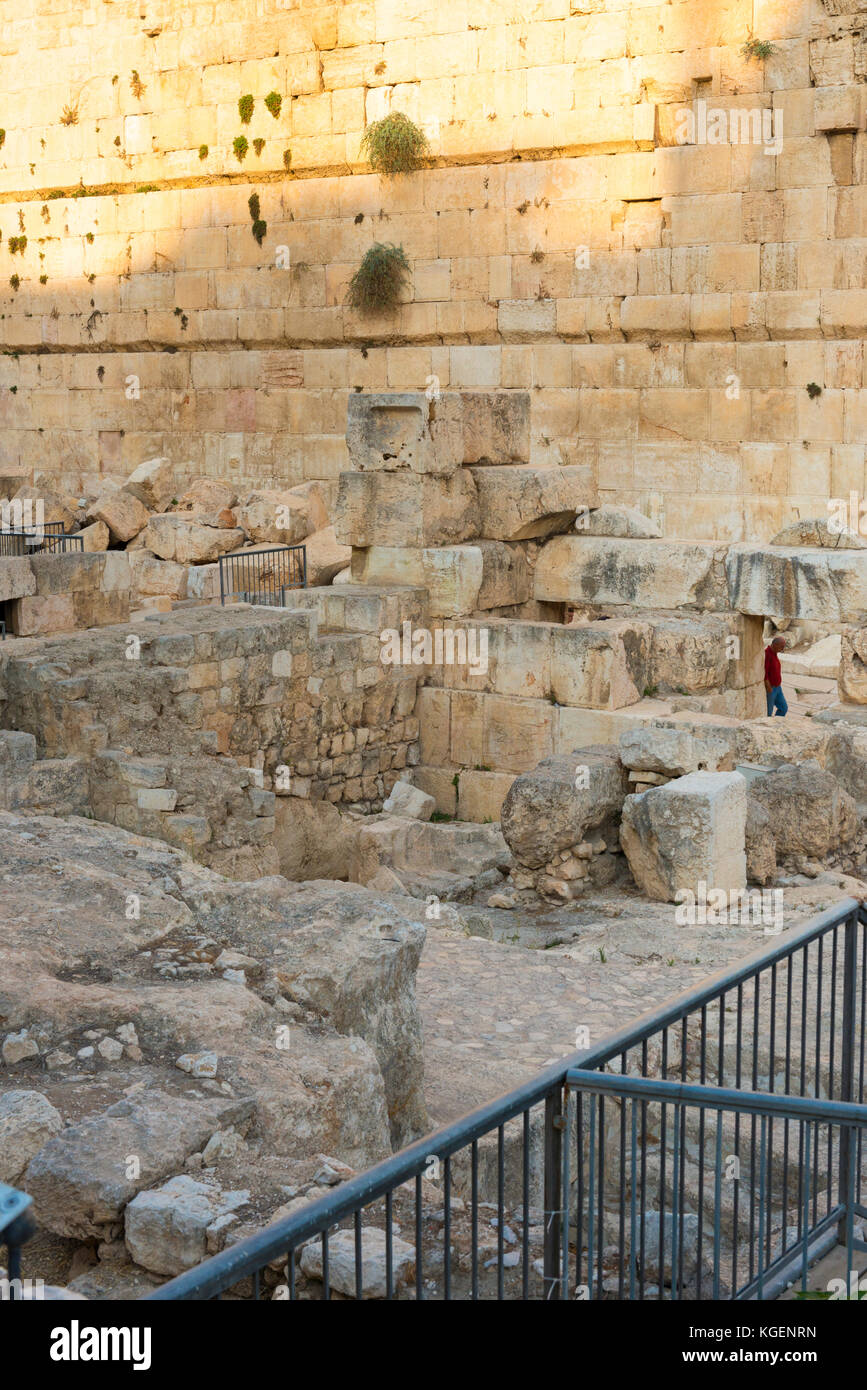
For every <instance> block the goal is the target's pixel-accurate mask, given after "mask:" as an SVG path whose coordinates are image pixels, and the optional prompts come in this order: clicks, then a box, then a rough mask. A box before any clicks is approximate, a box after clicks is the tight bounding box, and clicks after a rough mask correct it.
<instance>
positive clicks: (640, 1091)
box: [566, 1068, 867, 1128]
mask: <svg viewBox="0 0 867 1390" xmlns="http://www.w3.org/2000/svg"><path fill="white" fill-rule="evenodd" d="M566 1085H567V1086H569V1087H570V1088H571V1089H573V1090H576V1091H596V1092H599V1093H600V1094H604V1095H614V1096H617V1097H618V1098H620V1097H623V1096H625V1097H627V1098H628V1099H630V1100H640V1101H646V1102H649V1101H661V1102H663V1103H664V1104H666V1105H689V1106H694V1107H698V1108H700V1109H702V1110H737V1111H743V1112H744V1113H745V1114H748V1115H771V1116H775V1115H778V1116H780V1117H781V1118H783V1119H790V1120H796V1121H797V1120H808V1121H811V1122H812V1121H815V1122H816V1123H819V1124H832V1125H852V1126H855V1127H858V1128H861V1127H865V1128H867V1105H859V1104H856V1103H855V1102H854V1101H845V1100H823V1099H821V1097H819V1096H797V1095H787V1094H785V1093H783V1092H781V1091H739V1090H736V1089H735V1088H734V1087H733V1086H701V1085H698V1084H692V1083H689V1082H685V1081H663V1080H660V1079H658V1078H657V1077H649V1076H620V1075H618V1074H614V1073H612V1072H604V1071H581V1070H579V1069H578V1068H575V1069H573V1070H571V1071H569V1072H568V1073H567V1076H566Z"/></svg>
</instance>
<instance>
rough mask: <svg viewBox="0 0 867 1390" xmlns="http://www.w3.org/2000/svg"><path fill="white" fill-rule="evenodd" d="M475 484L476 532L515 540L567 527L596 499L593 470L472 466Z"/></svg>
mask: <svg viewBox="0 0 867 1390" xmlns="http://www.w3.org/2000/svg"><path fill="white" fill-rule="evenodd" d="M469 472H470V473H471V474H472V476H473V478H474V479H475V483H476V488H477V489H478V499H479V514H480V525H479V534H480V535H482V536H484V537H486V538H488V539H490V540H501V541H519V540H530V539H535V538H541V537H545V536H552V535H556V534H557V532H561V531H567V530H569V529H571V527H572V525H573V523H574V521H575V517H576V516H577V514H578V512H579V511H580V510H581V509H582V508H589V507H592V506H594V505H595V503H596V501H597V494H596V485H595V481H594V478H593V470H592V469H591V468H590V467H589V466H588V465H584V464H574V465H569V466H566V467H563V468H530V467H517V468H516V467H510V468H497V467H486V468H471V469H470V470H469Z"/></svg>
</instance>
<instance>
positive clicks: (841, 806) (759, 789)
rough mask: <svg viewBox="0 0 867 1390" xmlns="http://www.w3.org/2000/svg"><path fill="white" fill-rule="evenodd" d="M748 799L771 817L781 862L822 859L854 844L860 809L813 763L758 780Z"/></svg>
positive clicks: (777, 770) (786, 769)
mask: <svg viewBox="0 0 867 1390" xmlns="http://www.w3.org/2000/svg"><path fill="white" fill-rule="evenodd" d="M750 795H751V796H752V797H754V798H755V799H756V801H758V802H760V803H761V804H762V805H763V806H764V808H765V810H766V811H767V813H768V815H769V817H770V821H771V828H772V830H773V834H774V843H775V845H776V848H777V854H778V855H780V856H789V855H807V856H809V857H811V858H814V859H820V860H821V859H824V858H825V857H826V856H827V855H829V854H833V853H834V852H835V851H836V850H840V849H843V848H844V847H845V846H846V845H848V844H851V842H852V841H853V840H854V839H855V837H856V835H857V833H858V827H859V819H858V809H857V807H856V805H855V802H854V801H853V799H852V797H851V796H849V794H848V792H845V791H844V790H843V788H842V787H841V786H840V784H839V782H838V781H837V779H836V777H834V776H832V774H831V773H830V772H827V771H825V769H824V768H822V767H820V766H819V764H818V762H816V761H814V760H813V759H810V760H809V761H807V762H804V763H800V764H799V765H798V766H795V765H792V764H790V765H785V764H784V765H783V766H782V767H778V768H775V769H774V771H773V772H767V773H765V774H764V776H761V777H757V778H755V779H754V780H753V781H752V782H751V784H750Z"/></svg>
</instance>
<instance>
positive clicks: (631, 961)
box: [418, 873, 867, 1126]
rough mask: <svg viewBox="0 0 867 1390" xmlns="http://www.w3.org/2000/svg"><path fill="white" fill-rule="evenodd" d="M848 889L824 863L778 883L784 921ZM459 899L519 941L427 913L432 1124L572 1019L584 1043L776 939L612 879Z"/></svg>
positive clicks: (562, 1037) (461, 1110) (463, 1108)
mask: <svg viewBox="0 0 867 1390" xmlns="http://www.w3.org/2000/svg"><path fill="white" fill-rule="evenodd" d="M859 891H860V892H861V893H863V892H865V891H867V886H865V885H864V884H860V883H859V882H858V880H855V879H847V878H846V877H845V876H843V875H841V874H833V873H829V874H827V875H824V876H823V877H822V879H817V880H816V881H815V883H814V884H812V885H811V886H809V887H801V888H787V889H786V898H785V920H786V925H787V927H788V926H789V925H794V924H795V923H798V924H800V923H803V922H804V921H806V920H808V919H809V918H810V917H811V916H813V915H815V914H816V913H818V912H820V911H822V910H823V909H824V908H825V907H830V906H832V905H833V904H834V903H835V902H838V901H839V900H840V898H842V897H845V896H847V894H850V893H851V894H852V895H853V896H857V895H858V893H859ZM460 911H461V913H462V916H463V920H464V922H465V923H466V924H467V926H468V927H469V928H470V929H471V930H472V929H478V928H479V927H481V928H482V929H483V930H484V931H485V935H486V936H487V935H490V933H491V932H492V931H493V933H494V934H495V935H498V936H500V937H502V936H503V935H507V936H508V935H511V936H516V935H517V936H519V937H520V940H521V942H522V944H510V943H507V942H504V941H503V940H502V939H501V940H488V939H483V938H482V937H481V936H469V937H468V936H467V935H466V928H465V929H464V930H463V931H461V930H455V929H454V927H452V926H448V925H440V924H438V923H428V939H427V944H426V946H425V949H424V953H423V956H422V961H421V966H420V968H419V975H418V996H419V1003H420V1007H421V1010H422V1018H423V1022H424V1029H425V1095H426V1100H427V1104H428V1110H429V1113H430V1118H431V1123H432V1125H434V1126H438V1125H441V1124H445V1123H447V1122H448V1121H450V1120H454V1119H457V1118H458V1117H459V1116H461V1115H463V1114H465V1113H466V1112H467V1111H468V1110H471V1109H473V1108H474V1107H476V1106H478V1105H481V1104H483V1103H484V1102H485V1101H487V1100H491V1099H493V1098H494V1097H496V1096H498V1095H501V1094H502V1093H503V1092H504V1091H508V1090H510V1089H512V1088H513V1087H514V1086H516V1085H518V1084H520V1082H522V1081H524V1080H527V1079H529V1078H530V1077H532V1076H533V1075H535V1074H536V1073H537V1072H538V1071H540V1070H541V1069H542V1068H543V1067H544V1066H545V1064H546V1063H548V1062H551V1061H555V1060H557V1059H558V1058H560V1057H563V1056H565V1055H566V1054H568V1053H570V1052H573V1051H574V1050H575V1047H576V1042H575V1033H576V1029H577V1028H578V1027H581V1026H584V1027H587V1028H588V1029H589V1043H590V1045H591V1046H593V1045H595V1044H596V1043H598V1042H600V1041H601V1040H602V1039H603V1038H604V1037H605V1036H606V1035H607V1034H608V1033H611V1032H614V1031H616V1030H618V1029H620V1028H624V1027H627V1026H628V1025H629V1024H630V1023H634V1022H635V1021H636V1020H637V1019H638V1018H639V1016H640V1015H641V1014H643V1013H645V1012H647V1011H648V1010H649V1009H652V1008H654V1007H656V1006H657V1005H659V1004H662V1003H664V1002H665V1001H666V1000H667V999H670V998H672V997H673V996H674V995H676V994H679V993H680V992H681V991H683V990H685V989H688V988H690V987H691V986H694V985H696V984H698V983H699V981H701V980H704V979H706V978H707V977H708V976H709V975H713V974H715V973H717V972H718V971H720V970H722V969H724V968H725V967H726V966H727V965H729V964H731V963H732V962H734V961H736V960H738V959H740V958H742V957H744V956H746V955H749V954H751V953H752V952H753V951H755V950H758V949H759V947H760V946H762V945H763V944H767V943H769V942H770V941H774V940H777V939H780V938H769V937H767V936H765V935H763V931H762V928H761V926H737V927H735V926H726V927H684V926H678V925H677V924H676V922H675V919H674V907H673V906H672V905H671V904H666V903H650V902H648V901H646V900H644V899H642V898H640V897H639V896H638V895H637V894H635V893H631V894H630V893H626V892H623V891H617V890H614V889H609V890H606V892H604V893H600V894H597V895H594V897H593V898H589V897H588V898H585V899H584V900H582V902H581V903H580V905H579V904H573V905H571V906H570V907H565V908H557V909H547V910H544V911H542V912H539V913H537V914H529V913H519V912H516V911H513V912H504V911H493V910H491V909H477V910H472V909H470V910H467V909H460ZM488 924H489V925H488ZM528 947H529V948H528ZM533 947H535V949H533Z"/></svg>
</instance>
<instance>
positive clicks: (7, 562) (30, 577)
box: [0, 555, 36, 603]
mask: <svg viewBox="0 0 867 1390" xmlns="http://www.w3.org/2000/svg"><path fill="white" fill-rule="evenodd" d="M35 593H36V575H35V574H34V573H33V567H32V565H31V563H30V558H29V556H27V555H3V556H0V603H8V602H9V600H10V599H13V598H27V597H29V596H30V595H31V594H35Z"/></svg>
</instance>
